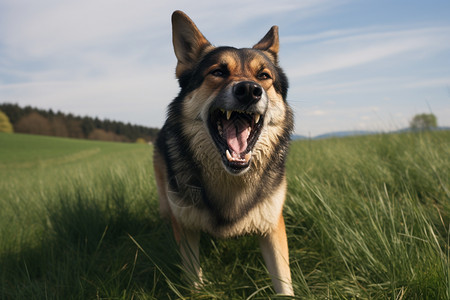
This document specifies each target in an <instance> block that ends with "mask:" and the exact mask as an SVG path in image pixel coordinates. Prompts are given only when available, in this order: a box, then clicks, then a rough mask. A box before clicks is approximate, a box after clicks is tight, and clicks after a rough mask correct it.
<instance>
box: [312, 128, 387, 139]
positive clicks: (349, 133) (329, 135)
mask: <svg viewBox="0 0 450 300" xmlns="http://www.w3.org/2000/svg"><path fill="white" fill-rule="evenodd" d="M377 133H379V132H376V131H367V130H353V131H336V132H329V133H324V134H321V135H318V136H315V137H314V139H315V140H318V139H327V138H332V137H346V136H355V135H371V134H377Z"/></svg>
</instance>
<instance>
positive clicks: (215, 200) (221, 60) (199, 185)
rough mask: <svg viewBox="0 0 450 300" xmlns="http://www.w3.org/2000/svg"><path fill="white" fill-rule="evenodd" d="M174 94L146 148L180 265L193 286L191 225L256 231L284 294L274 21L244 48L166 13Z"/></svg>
mask: <svg viewBox="0 0 450 300" xmlns="http://www.w3.org/2000/svg"><path fill="white" fill-rule="evenodd" d="M172 38H173V39H172V41H173V47H174V52H175V56H176V58H177V65H176V71H175V74H176V77H177V79H178V82H179V85H180V92H179V94H178V96H177V97H176V98H175V99H174V100H173V101H172V102H171V103H170V104H169V107H168V111H167V119H166V122H165V124H164V126H163V127H162V129H161V130H160V132H159V134H158V137H157V139H156V142H155V148H154V157H153V158H154V170H155V178H156V183H157V190H158V196H159V201H160V212H161V215H162V216H164V217H167V218H168V219H169V220H170V221H171V224H172V229H173V234H174V237H175V240H176V241H177V243H178V245H179V247H180V254H181V258H182V262H183V267H184V268H185V270H186V271H187V272H188V273H190V274H191V275H194V276H195V280H194V281H195V283H196V285H197V286H198V285H201V284H202V282H203V279H202V269H201V267H200V264H199V241H200V232H202V231H203V232H207V233H209V234H210V235H212V236H215V237H219V238H228V237H234V236H240V235H244V234H256V235H258V236H259V243H260V248H261V251H262V255H263V258H264V261H265V263H266V266H267V269H268V271H269V274H270V277H271V279H272V283H273V285H274V289H275V291H276V292H277V293H278V294H286V295H293V294H294V293H293V288H292V283H291V275H290V268H289V253H288V244H287V237H286V230H285V223H284V218H283V215H282V210H283V204H284V200H285V197H286V189H287V184H286V176H285V162H286V156H287V151H288V146H289V143H290V136H291V133H292V130H293V113H292V109H291V108H290V106H289V105H288V103H287V102H286V95H287V89H288V81H287V77H286V75H285V73H284V72H283V70H282V69H281V68H280V67H279V65H278V50H279V38H278V27H277V26H273V27H272V28H271V29H270V30H269V31H268V32H267V34H266V35H265V36H264V37H263V38H262V39H261V40H260V41H259V42H258V43H257V44H255V45H254V46H253V47H252V48H243V49H237V48H233V47H215V46H213V45H211V43H210V42H209V41H208V40H207V39H206V38H205V37H204V36H203V34H202V33H201V32H200V31H199V30H198V28H197V27H196V25H195V24H194V22H193V21H192V20H191V19H190V18H189V17H188V16H187V15H186V14H185V13H183V12H181V11H175V12H174V13H173V14H172Z"/></svg>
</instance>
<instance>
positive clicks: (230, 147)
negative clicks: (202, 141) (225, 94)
mask: <svg viewBox="0 0 450 300" xmlns="http://www.w3.org/2000/svg"><path fill="white" fill-rule="evenodd" d="M263 118H264V116H263V115H261V114H257V113H250V112H244V111H231V110H224V109H216V110H214V111H213V112H212V114H211V115H210V120H209V127H210V132H211V136H212V138H213V140H214V142H215V143H216V145H217V148H218V149H219V151H220V152H221V155H222V160H223V162H224V164H225V165H226V166H227V168H228V169H229V170H230V171H231V172H233V173H239V172H241V171H242V170H244V169H246V168H247V167H248V166H249V164H250V160H251V158H252V150H253V147H254V146H255V144H256V141H257V140H258V137H259V135H260V133H261V129H262V126H263V121H264V120H263Z"/></svg>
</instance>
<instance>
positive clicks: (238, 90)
mask: <svg viewBox="0 0 450 300" xmlns="http://www.w3.org/2000/svg"><path fill="white" fill-rule="evenodd" d="M233 93H234V96H235V97H236V99H238V101H239V102H241V103H243V104H253V103H256V102H258V101H259V100H260V99H261V95H262V93H263V90H262V87H261V86H260V85H259V84H257V83H256V82H253V81H241V82H239V83H237V84H236V85H235V86H234V87H233Z"/></svg>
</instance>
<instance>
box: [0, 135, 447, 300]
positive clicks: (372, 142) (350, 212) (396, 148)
mask: <svg viewBox="0 0 450 300" xmlns="http://www.w3.org/2000/svg"><path fill="white" fill-rule="evenodd" d="M151 153H152V148H151V147H149V146H148V145H137V144H119V143H107V142H92V141H83V140H74V139H60V138H52V137H43V136H30V135H20V134H0V299H180V298H181V299H268V298H276V296H274V295H273V289H272V287H271V282H270V279H269V277H268V274H267V272H266V270H265V267H264V263H263V261H262V257H261V255H260V252H259V249H258V241H257V239H256V238H255V237H243V238H239V239H230V240H219V239H211V238H210V237H209V236H207V235H203V236H202V241H201V244H202V247H201V264H202V266H203V269H204V276H205V278H206V283H205V285H204V286H203V287H201V288H200V289H199V290H194V289H193V288H191V286H190V285H189V284H188V283H187V281H185V279H184V277H183V276H181V272H180V269H179V267H178V266H179V264H180V259H179V256H178V253H177V250H176V247H175V242H174V240H173V238H172V235H171V230H170V226H169V225H168V224H167V223H166V222H164V221H162V220H161V219H160V218H159V215H158V202H157V195H156V191H155V183H154V181H153V170H152V156H151ZM287 167H288V183H289V191H288V198H287V200H286V207H285V212H284V213H285V217H286V225H287V233H288V240H289V249H290V259H291V268H292V276H293V284H294V289H295V292H296V295H297V297H298V298H299V299H450V264H449V256H450V242H449V239H450V231H449V230H450V228H449V224H450V191H449V189H450V184H449V183H450V180H449V173H450V132H448V131H445V132H432V133H416V134H390V135H373V136H366V137H351V138H343V139H327V140H317V141H298V142H294V143H293V144H292V147H291V151H290V156H289V160H288V166H287Z"/></svg>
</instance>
